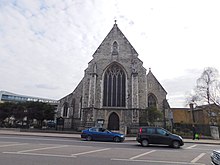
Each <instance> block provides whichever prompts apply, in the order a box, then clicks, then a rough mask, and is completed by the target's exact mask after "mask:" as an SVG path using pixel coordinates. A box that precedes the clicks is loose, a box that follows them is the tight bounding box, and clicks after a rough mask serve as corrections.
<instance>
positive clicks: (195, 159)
mask: <svg viewBox="0 0 220 165" xmlns="http://www.w3.org/2000/svg"><path fill="white" fill-rule="evenodd" d="M205 154H206V153H201V154H200V155H199V156H197V157H196V158H194V159H193V160H192V161H191V163H196V162H197V161H198V160H199V159H201V158H202V157H203V156H204V155H205Z"/></svg>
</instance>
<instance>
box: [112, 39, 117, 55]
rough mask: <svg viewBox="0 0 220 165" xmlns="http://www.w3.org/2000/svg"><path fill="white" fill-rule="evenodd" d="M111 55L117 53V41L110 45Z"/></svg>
mask: <svg viewBox="0 0 220 165" xmlns="http://www.w3.org/2000/svg"><path fill="white" fill-rule="evenodd" d="M112 55H118V43H117V42H116V41H115V42H114V43H113V45H112Z"/></svg>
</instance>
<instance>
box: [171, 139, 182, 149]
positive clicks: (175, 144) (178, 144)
mask: <svg viewBox="0 0 220 165" xmlns="http://www.w3.org/2000/svg"><path fill="white" fill-rule="evenodd" d="M172 146H173V148H180V143H179V142H178V141H173V143H172Z"/></svg>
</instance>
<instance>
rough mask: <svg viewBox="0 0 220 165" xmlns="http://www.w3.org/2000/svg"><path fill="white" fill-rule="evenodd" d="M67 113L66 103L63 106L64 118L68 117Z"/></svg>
mask: <svg viewBox="0 0 220 165" xmlns="http://www.w3.org/2000/svg"><path fill="white" fill-rule="evenodd" d="M67 113H68V103H67V102H65V103H64V106H63V117H67Z"/></svg>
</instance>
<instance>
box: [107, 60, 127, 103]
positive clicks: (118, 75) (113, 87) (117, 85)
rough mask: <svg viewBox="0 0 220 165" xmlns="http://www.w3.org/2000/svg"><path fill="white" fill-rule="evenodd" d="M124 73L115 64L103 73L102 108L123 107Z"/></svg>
mask: <svg viewBox="0 0 220 165" xmlns="http://www.w3.org/2000/svg"><path fill="white" fill-rule="evenodd" d="M125 83H126V78H125V73H124V71H123V70H122V68H121V67H120V66H118V65H117V64H113V65H111V66H110V67H109V68H108V69H107V70H106V72H105V76H104V88H103V89H104V90H103V106H107V107H125V91H126V90H125V86H126V85H125Z"/></svg>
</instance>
